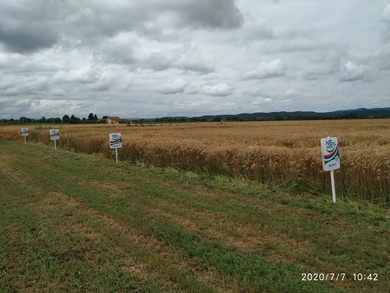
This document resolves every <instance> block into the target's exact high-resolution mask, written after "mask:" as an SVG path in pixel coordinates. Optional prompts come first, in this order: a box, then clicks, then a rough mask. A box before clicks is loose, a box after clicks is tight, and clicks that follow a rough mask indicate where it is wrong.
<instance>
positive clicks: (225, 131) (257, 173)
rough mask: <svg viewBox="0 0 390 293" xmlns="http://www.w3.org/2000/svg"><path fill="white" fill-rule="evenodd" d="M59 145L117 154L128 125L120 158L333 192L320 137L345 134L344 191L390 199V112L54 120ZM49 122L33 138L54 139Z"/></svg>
mask: <svg viewBox="0 0 390 293" xmlns="http://www.w3.org/2000/svg"><path fill="white" fill-rule="evenodd" d="M52 127H53V128H59V129H60V132H61V139H60V141H59V142H58V143H59V145H60V146H62V147H65V148H68V149H73V150H75V151H76V152H86V153H98V152H102V153H104V154H105V155H106V156H107V157H108V158H112V156H113V152H112V151H111V150H110V149H109V146H108V142H107V141H108V134H109V133H110V132H121V133H122V137H123V143H124V147H123V148H122V149H121V150H120V152H119V156H120V159H121V160H127V161H130V162H137V161H138V162H143V163H146V164H153V165H155V166H160V167H175V168H178V169H182V170H191V171H195V172H205V173H208V174H224V175H231V176H234V177H243V178H248V179H250V180H254V181H256V182H261V183H270V184H273V185H278V186H284V187H285V188H288V189H289V190H290V191H291V192H295V191H298V192H301V191H308V192H311V193H313V194H318V193H322V192H323V191H324V189H327V191H326V192H329V186H330V178H329V174H328V172H324V171H322V166H321V151H320V139H321V138H325V137H328V136H336V137H338V141H339V145H340V156H341V170H338V171H336V172H335V177H336V187H337V189H338V193H339V194H343V195H348V196H351V197H360V198H364V199H367V200H370V201H372V202H375V203H378V204H381V205H388V204H389V203H390V120H389V119H382V120H380V119H378V120H340V121H288V122H282V121H280V122H245V123H192V124H177V125H175V124H172V125H151V126H148V125H146V126H143V127H141V126H132V127H125V126H124V125H118V126H102V125H98V126H97V125H94V126H88V125H87V126H86V125H78V126H69V125H65V126H61V125H59V126H52ZM19 132H20V128H9V127H3V128H0V139H1V138H3V139H21V138H20V133H19ZM47 133H48V130H47V129H39V130H38V129H31V132H30V137H29V138H30V139H33V140H39V141H41V142H43V143H46V144H48V143H50V140H49V137H48V135H47Z"/></svg>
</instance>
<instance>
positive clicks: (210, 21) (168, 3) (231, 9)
mask: <svg viewBox="0 0 390 293" xmlns="http://www.w3.org/2000/svg"><path fill="white" fill-rule="evenodd" d="M156 2H157V3H156V4H157V5H158V6H159V7H160V8H161V9H163V10H166V9H168V10H170V11H172V12H174V13H176V15H177V17H178V19H179V20H178V25H180V26H189V27H194V28H211V29H234V28H238V27H240V26H241V25H242V23H243V15H242V14H241V11H240V10H239V9H238V8H237V7H236V5H235V1H234V0H187V1H176V0H163V1H161V0H157V1H156Z"/></svg>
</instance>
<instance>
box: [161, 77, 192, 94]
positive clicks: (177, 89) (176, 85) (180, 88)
mask: <svg viewBox="0 0 390 293" xmlns="http://www.w3.org/2000/svg"><path fill="white" fill-rule="evenodd" d="M187 85H188V82H187V81H185V80H184V79H182V78H179V79H176V80H174V81H172V82H169V83H165V84H163V85H161V86H160V88H159V89H158V91H159V92H161V93H163V94H166V95H168V94H178V93H182V92H184V90H185V88H186V86H187Z"/></svg>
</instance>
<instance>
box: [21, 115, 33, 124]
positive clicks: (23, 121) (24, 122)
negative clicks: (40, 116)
mask: <svg viewBox="0 0 390 293" xmlns="http://www.w3.org/2000/svg"><path fill="white" fill-rule="evenodd" d="M19 123H20V124H28V123H31V119H30V118H27V117H24V116H22V117H20V118H19Z"/></svg>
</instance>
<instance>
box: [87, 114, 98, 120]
mask: <svg viewBox="0 0 390 293" xmlns="http://www.w3.org/2000/svg"><path fill="white" fill-rule="evenodd" d="M95 116H96V115H95ZM93 120H95V117H94V116H93V113H89V115H88V121H93ZM96 120H97V117H96Z"/></svg>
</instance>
